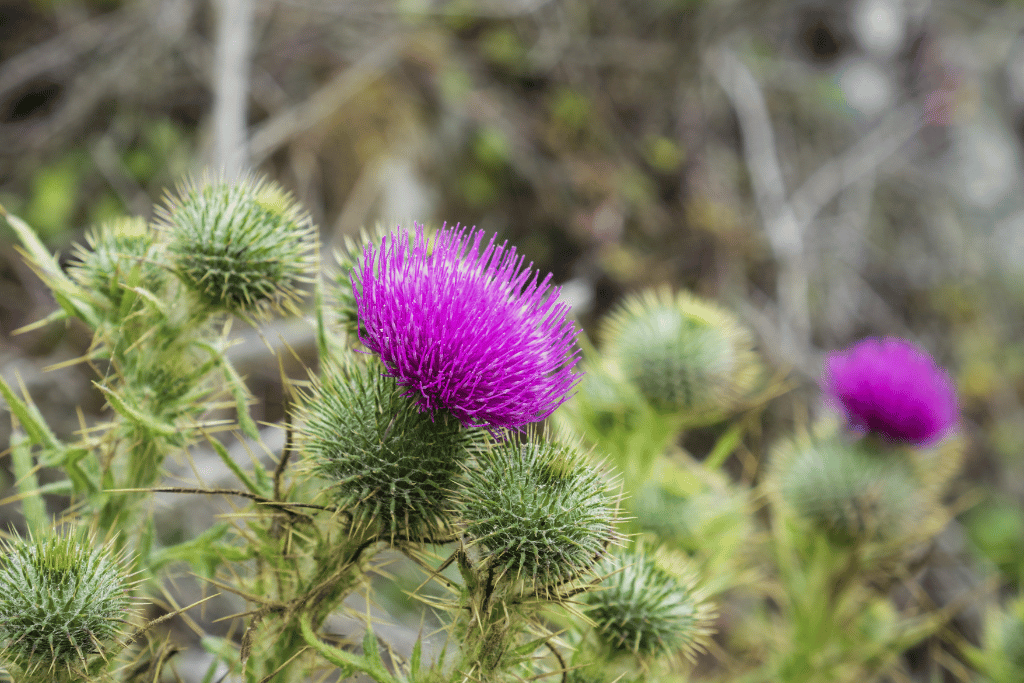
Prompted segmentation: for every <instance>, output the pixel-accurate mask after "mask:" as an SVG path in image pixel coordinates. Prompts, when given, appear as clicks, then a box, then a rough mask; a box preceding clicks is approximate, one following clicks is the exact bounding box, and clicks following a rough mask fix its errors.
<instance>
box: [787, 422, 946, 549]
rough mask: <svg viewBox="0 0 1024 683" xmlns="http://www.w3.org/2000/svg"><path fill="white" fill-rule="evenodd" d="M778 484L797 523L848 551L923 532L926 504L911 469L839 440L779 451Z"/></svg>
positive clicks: (789, 446)
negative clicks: (856, 545) (851, 546)
mask: <svg viewBox="0 0 1024 683" xmlns="http://www.w3.org/2000/svg"><path fill="white" fill-rule="evenodd" d="M774 460H775V466H774V470H775V479H776V486H777V488H778V491H779V493H780V494H781V496H782V498H783V499H784V500H785V501H786V503H787V504H788V505H789V506H790V507H791V508H792V509H793V511H794V512H795V514H796V515H797V517H798V518H800V519H802V520H804V521H805V522H806V523H808V524H809V525H810V526H812V527H814V528H816V529H818V530H819V531H821V532H822V533H824V534H825V535H826V536H827V537H828V538H829V539H830V540H831V541H833V542H834V543H837V544H840V545H849V544H853V543H857V542H867V541H893V540H900V539H906V538H907V537H908V535H910V534H911V533H912V532H916V531H919V530H921V528H922V527H921V523H922V522H923V521H924V519H923V517H924V515H925V511H926V507H927V505H926V504H927V501H926V500H925V499H924V497H923V496H922V494H921V492H920V489H919V486H918V483H917V481H916V479H915V477H914V473H913V470H912V468H911V466H910V465H909V464H908V463H907V462H906V461H904V460H902V459H900V458H887V457H884V456H883V455H880V454H878V453H875V452H873V451H871V450H870V447H869V444H868V443H866V442H851V441H848V440H846V439H843V438H842V437H839V436H833V437H827V438H824V439H820V440H818V441H817V442H815V443H800V444H797V443H787V444H784V445H782V446H780V447H779V448H777V449H776V451H775V454H774Z"/></svg>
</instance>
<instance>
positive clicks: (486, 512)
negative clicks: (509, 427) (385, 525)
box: [458, 437, 616, 592]
mask: <svg viewBox="0 0 1024 683" xmlns="http://www.w3.org/2000/svg"><path fill="white" fill-rule="evenodd" d="M458 504H459V513H460V515H461V517H462V518H463V520H464V522H465V525H466V534H467V535H468V536H470V537H471V538H473V539H474V542H475V543H477V544H478V545H479V547H480V548H481V552H482V554H483V555H484V556H485V557H487V558H488V559H487V560H486V561H487V562H488V563H489V567H491V568H492V569H493V570H494V572H495V575H496V576H499V577H501V578H502V579H503V580H504V581H506V582H510V581H516V582H518V581H523V582H525V584H526V585H527V586H529V587H532V588H535V589H538V590H540V591H541V592H544V589H546V588H551V587H553V586H555V585H556V584H560V583H564V582H566V581H570V580H572V579H575V578H578V577H580V576H581V575H582V574H584V573H585V572H587V571H588V570H589V569H590V568H591V567H592V566H593V565H594V563H595V562H597V560H598V559H599V558H600V557H601V556H602V555H603V554H604V548H605V547H606V546H607V545H608V543H609V542H610V541H613V540H615V539H616V535H615V531H614V527H613V525H614V523H615V518H616V511H615V509H616V499H615V497H614V496H612V495H609V493H608V485H607V482H606V481H605V480H604V478H603V477H602V475H601V473H600V472H599V471H598V470H597V469H596V468H594V467H593V466H592V465H590V464H589V463H588V462H587V459H586V456H585V454H583V453H581V452H580V451H579V450H578V449H576V448H573V447H570V446H565V445H561V444H557V443H548V442H543V441H539V440H537V439H536V438H529V437H521V438H509V439H507V440H505V441H501V442H499V443H495V444H492V445H491V446H490V447H489V448H487V449H484V450H483V451H482V452H481V453H479V454H478V455H477V459H476V462H475V463H474V465H473V466H471V467H468V468H467V469H466V472H465V475H464V483H463V487H462V490H461V492H460V499H459V501H458Z"/></svg>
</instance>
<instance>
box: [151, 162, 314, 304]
mask: <svg viewBox="0 0 1024 683" xmlns="http://www.w3.org/2000/svg"><path fill="white" fill-rule="evenodd" d="M158 212H159V216H160V220H161V222H162V223H163V224H164V226H165V227H166V228H167V229H168V231H169V233H170V239H169V244H168V251H169V255H170V258H171V262H172V266H173V268H174V271H175V272H176V273H177V274H178V276H179V277H180V278H181V280H182V282H184V283H185V285H186V286H187V287H188V288H189V289H191V290H193V291H194V292H195V293H196V294H198V296H199V298H200V300H201V301H202V302H203V303H204V304H206V305H207V306H209V307H210V308H212V309H222V310H227V311H230V312H232V313H237V314H242V315H254V316H257V317H261V316H263V315H265V314H266V313H267V312H268V310H270V309H275V310H281V309H287V310H289V311H294V310H295V303H296V302H297V301H298V300H299V299H300V298H301V297H302V293H301V291H300V289H299V287H300V286H301V285H302V284H304V283H306V282H309V281H310V274H311V273H312V271H313V269H314V265H315V261H314V258H313V250H314V246H315V243H316V229H315V228H314V227H313V225H312V222H311V221H310V218H309V216H308V214H306V213H305V212H304V211H303V210H302V209H300V208H299V206H298V205H297V204H296V203H295V201H294V200H293V199H292V197H291V196H290V195H289V194H288V193H287V192H285V191H284V190H282V189H281V188H280V187H278V186H277V185H275V184H273V183H269V182H264V181H259V180H253V179H245V180H240V181H238V182H235V183H227V182H223V181H209V180H202V181H199V182H194V183H190V184H186V185H183V186H182V187H180V188H179V189H178V193H177V196H173V195H168V197H167V199H166V202H165V206H163V207H161V208H160V209H159V210H158Z"/></svg>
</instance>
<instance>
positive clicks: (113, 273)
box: [69, 218, 165, 317]
mask: <svg viewBox="0 0 1024 683" xmlns="http://www.w3.org/2000/svg"><path fill="white" fill-rule="evenodd" d="M85 239H86V244H87V246H83V245H76V246H75V252H74V257H75V261H74V262H72V263H71V266H70V268H69V272H70V274H71V276H72V277H73V278H74V279H75V280H76V281H77V282H78V284H80V285H82V287H83V288H84V289H85V290H86V291H87V292H89V293H91V294H94V295H100V296H102V297H105V299H106V301H107V302H109V303H110V304H111V310H112V312H114V313H117V314H118V315H120V316H121V317H123V316H124V315H125V314H126V313H127V312H126V311H121V310H120V309H121V306H122V302H123V300H124V298H125V294H126V293H127V292H128V290H129V289H130V288H134V287H141V288H143V289H145V290H147V291H149V292H151V293H153V294H159V293H160V291H161V290H162V288H163V284H164V282H165V271H164V269H163V268H161V267H160V265H159V264H158V263H157V261H156V256H157V253H158V251H159V249H158V247H157V245H156V242H155V239H154V234H153V232H152V231H151V230H150V229H149V226H148V225H146V221H145V220H144V219H142V218H120V219H117V220H114V221H110V222H107V223H104V224H102V225H101V226H100V227H99V228H97V229H95V230H92V231H90V232H88V233H86V237H85Z"/></svg>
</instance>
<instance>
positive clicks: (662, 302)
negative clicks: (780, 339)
mask: <svg viewBox="0 0 1024 683" xmlns="http://www.w3.org/2000/svg"><path fill="white" fill-rule="evenodd" d="M602 337H603V339H604V346H603V351H604V353H605V354H606V358H607V359H608V362H609V363H611V364H613V365H615V366H617V367H618V369H619V370H620V371H621V373H622V375H623V376H624V377H625V378H626V379H627V380H629V381H630V382H632V383H633V384H635V385H636V387H637V388H638V389H639V390H640V393H641V394H642V395H643V396H644V398H646V399H647V401H648V402H649V403H650V404H651V405H652V406H654V407H655V408H656V409H658V410H661V411H664V412H671V413H676V414H679V415H681V416H683V417H684V418H686V419H687V420H688V421H691V422H704V421H709V420H714V419H717V418H719V417H721V416H723V415H725V414H727V413H728V412H730V411H732V410H734V409H736V408H738V407H739V406H740V405H741V404H742V402H743V401H744V400H745V399H747V398H749V396H750V394H751V393H752V391H753V390H754V388H755V385H756V383H757V381H758V378H759V377H760V374H761V369H760V364H759V362H758V359H757V356H756V355H755V354H754V353H753V351H752V350H751V348H752V346H753V338H752V336H751V334H750V332H749V331H748V330H747V329H746V328H744V327H743V326H742V325H740V324H739V322H738V321H737V320H736V318H735V317H734V316H733V315H732V314H731V313H729V312H727V311H725V310H723V309H721V308H718V307H717V306H714V305H712V304H710V303H707V302H705V301H701V300H700V299H697V298H696V297H694V296H692V295H690V294H688V293H686V292H678V293H673V292H671V291H670V290H668V289H658V290H649V291H647V292H644V293H642V294H640V295H637V296H632V297H629V298H627V299H626V300H625V301H624V302H623V303H622V304H621V305H620V306H619V307H618V308H617V309H616V310H615V311H613V312H612V313H611V314H609V315H608V317H607V318H605V320H604V323H603V328H602Z"/></svg>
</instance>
